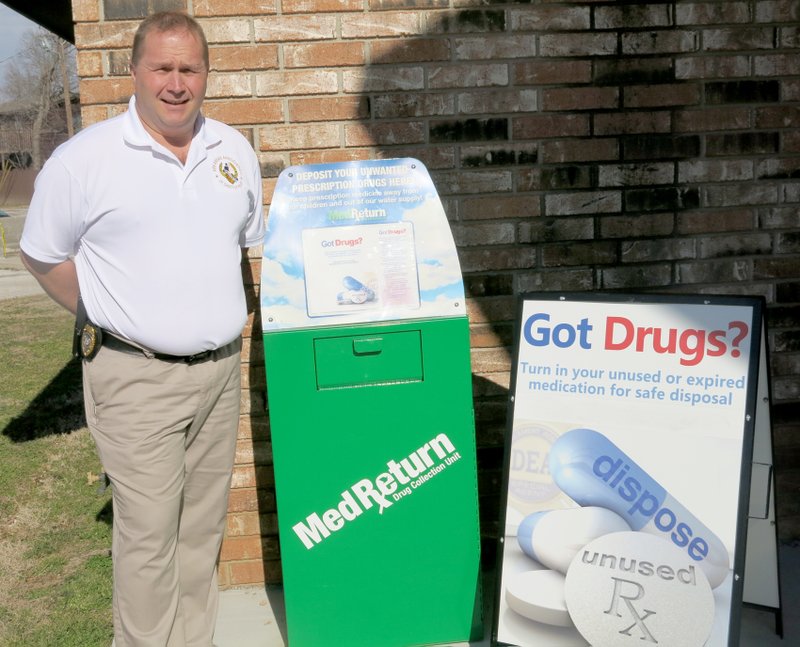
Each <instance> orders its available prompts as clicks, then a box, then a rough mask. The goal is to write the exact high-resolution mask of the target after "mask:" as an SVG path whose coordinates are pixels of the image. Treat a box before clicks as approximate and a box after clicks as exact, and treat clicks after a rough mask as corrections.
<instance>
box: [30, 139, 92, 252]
mask: <svg viewBox="0 0 800 647" xmlns="http://www.w3.org/2000/svg"><path fill="white" fill-rule="evenodd" d="M84 212H85V209H84V204H83V198H82V191H81V189H80V186H79V183H78V182H77V180H76V179H75V178H74V177H73V175H72V174H71V173H70V172H69V171H68V170H67V168H66V166H64V163H63V162H62V161H61V160H60V159H59V158H58V157H57V156H56V155H53V156H52V157H50V159H48V160H47V162H46V163H45V165H44V166H43V167H42V170H41V171H40V172H39V174H38V175H37V176H36V181H35V182H34V191H33V197H32V198H31V204H30V207H29V208H28V214H27V216H26V217H25V225H24V227H23V230H22V236H21V238H20V243H19V246H20V249H21V250H22V251H23V252H25V253H26V254H27V255H28V256H30V257H31V258H34V259H36V260H38V261H42V262H43V263H61V262H62V261H65V260H67V259H68V258H70V257H72V256H74V255H75V252H76V250H77V246H78V241H79V239H80V236H81V231H82V228H83V216H82V214H83V213H84Z"/></svg>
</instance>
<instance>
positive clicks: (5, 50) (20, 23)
mask: <svg viewBox="0 0 800 647" xmlns="http://www.w3.org/2000/svg"><path fill="white" fill-rule="evenodd" d="M35 27H36V23H34V22H31V21H30V20H28V19H27V18H25V17H23V16H21V15H20V14H18V13H17V12H16V11H14V10H13V9H9V8H8V7H7V6H6V5H4V4H3V3H2V2H0V74H2V72H3V69H4V67H5V63H6V62H7V61H8V60H9V59H11V58H13V57H14V55H15V54H16V53H17V52H18V51H19V48H20V38H21V37H22V35H23V34H24V33H25V32H26V31H28V30H30V29H33V28H35Z"/></svg>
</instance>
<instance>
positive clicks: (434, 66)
mask: <svg viewBox="0 0 800 647" xmlns="http://www.w3.org/2000/svg"><path fill="white" fill-rule="evenodd" d="M647 4H648V3H640V5H642V6H638V7H637V6H625V7H619V8H611V9H610V11H612V12H614V11H618V12H619V13H618V14H615V13H612V14H611V18H610V20H611V19H613V20H616V21H618V24H619V25H620V26H619V27H617V28H616V29H614V28H612V27H613V26H612V25H608V26H606V28H605V30H604V31H602V32H599V31H598V32H586V33H587V34H589V33H597V34H602V35H601V38H604V37H607V38H608V42H609V43H612V44H611V45H609V49H608V51H603V52H601V53H602V56H590V55H588V54H587V55H585V56H581V54H580V53H579V52H578V51H574V50H571V49H570V48H571V47H574V46H575V45H574V44H573V45H570V44H569V43H570V42H572V43H575V41H569V39H564V38H563V36H562V37H560V36H559V34H558V32H559V31H561V30H564V29H566V27H564V25H565V24H568V20H569V19H570V18H569V16H568V15H572V16H574V15H575V14H574V12H570V11H568V9H566V8H564V9H559V8H557V7H553V8H551V9H550V12H549V14H546V15H549V18H548V21H549V23H550V24H551V25H552V26H553V30H552V31H549V28H548V26H546V25H540V24H538V23H536V22H535V21H536V20H537V16H539V17H540V16H541V15H542V14H541V13H539V14H537V13H536V12H535V10H536V9H537V7H531V12H530V14H529V15H528V16H527V17H526V15H525V10H524V8H522V7H520V6H518V5H515V12H513V14H512V12H510V11H508V10H507V9H505V8H496V9H495V8H487V9H474V10H463V11H459V12H456V13H453V14H451V15H449V16H447V17H446V18H445V19H443V20H440V21H437V22H435V23H432V24H430V25H429V27H428V30H427V33H426V34H424V35H422V36H420V37H418V38H409V39H408V40H406V41H404V42H403V44H402V45H401V46H399V47H393V48H391V49H388V50H386V51H379V52H378V55H376V51H373V57H372V63H371V64H370V65H369V66H368V67H367V68H366V69H365V71H364V76H363V87H362V89H361V97H362V105H361V112H362V114H363V121H362V125H363V127H364V129H365V130H366V131H367V132H368V133H369V135H370V137H371V139H372V141H371V142H370V143H369V144H367V145H369V146H371V147H374V148H376V149H377V150H378V153H377V155H378V156H379V157H386V158H388V157H403V156H411V157H418V158H419V159H420V160H421V161H422V162H423V163H424V164H425V165H426V166H427V168H428V170H429V171H430V174H431V176H432V178H433V181H434V184H435V185H436V187H437V189H438V191H439V194H440V197H441V199H442V202H443V204H444V206H445V212H446V213H447V215H448V218H449V220H450V223H451V228H452V231H453V234H454V238H455V241H456V245H457V248H458V253H459V258H460V261H461V268H462V272H463V277H464V284H465V289H466V291H467V296H468V298H469V316H470V321H471V345H472V349H473V351H472V362H473V387H474V401H475V416H476V440H477V446H478V468H479V499H480V513H481V532H482V537H483V540H484V541H483V542H482V543H483V549H484V554H485V555H486V556H487V559H490V560H491V559H492V557H491V555H492V554H493V553H494V549H495V548H496V539H497V537H498V536H499V534H500V532H499V513H500V510H499V504H500V501H501V487H502V481H503V462H504V451H505V448H504V444H505V434H506V422H507V420H506V419H507V409H508V396H509V394H508V381H509V372H510V370H511V355H512V350H513V344H514V341H513V336H514V334H513V330H514V316H515V314H516V301H517V296H518V295H519V294H522V293H526V292H531V291H568V290H581V291H584V290H600V289H612V290H625V289H635V290H637V291H648V290H652V289H658V290H662V291H663V290H668V289H670V288H675V286H676V280H677V277H676V276H675V274H674V271H673V270H672V268H671V264H670V263H665V264H664V267H665V268H666V269H661V270H660V273H659V274H657V275H656V276H653V275H652V274H651V273H650V272H649V271H646V270H637V268H636V263H638V262H642V263H646V262H648V261H650V260H651V259H652V258H654V257H655V258H673V259H674V258H680V255H681V254H683V253H684V252H683V251H682V248H681V246H680V241H679V240H677V239H676V234H677V231H678V217H679V216H678V214H679V213H680V212H681V211H685V210H688V209H695V208H697V207H699V206H700V193H699V189H698V188H696V187H691V186H690V187H688V188H687V187H686V186H685V183H684V182H679V172H678V162H679V161H682V160H691V159H692V158H694V157H696V156H698V155H699V154H700V150H701V141H700V137H699V136H698V135H696V134H681V133H679V132H678V129H677V127H676V126H677V124H676V119H677V117H676V116H675V115H676V114H677V113H678V112H679V111H680V110H681V109H682V108H685V107H689V106H696V105H697V104H698V102H699V101H700V97H699V94H698V92H699V90H698V84H689V83H686V82H682V81H680V80H678V79H677V77H676V69H675V57H674V56H673V54H671V53H666V54H663V53H662V55H661V56H658V57H654V56H648V55H646V54H649V53H651V52H648V51H647V47H648V45H647V42H646V40H645V39H643V40H642V45H641V47H635V46H631V47H629V48H628V49H626V50H625V52H624V53H623V51H622V49H621V48H622V45H621V44H620V43H621V42H622V39H623V36H622V35H621V34H622V32H629V33H632V34H636V33H637V32H636V31H635V29H636V27H638V26H639V25H637V24H635V23H636V20H637V17H638V16H640V15H647V13H646V12H647V8H646V7H645V6H644V5H647ZM538 9H542V7H538ZM586 10H587V11H589V9H588V8H587V9H586ZM560 11H561V12H563V13H564V15H563V17H562V16H561V15H560V14H559V12H560ZM654 11H661V12H663V16H662V17H661V18H660V19H657V22H661V24H664V25H665V27H663V28H658V29H655V28H654V29H653V31H652V35H651V36H649V37H650V38H652V39H653V40H656V39H659V38H663V37H664V36H665V35H667V34H670V33H672V34H673V35H674V34H676V32H675V20H674V16H675V15H676V3H675V2H674V1H673V2H671V3H663V4H661V5H659V8H657V9H655V10H654ZM512 15H514V18H513V19H514V21H515V23H514V24H513V25H512V24H509V23H510V21H511V20H512V18H511V17H510V16H512ZM651 18H652V16H651ZM639 20H640V18H639ZM585 28H586V27H585ZM585 28H584V29H585ZM527 30H531V31H535V30H542V31H541V32H540V36H541V37H542V38H537V39H534V38H533V37H532V36H531V35H529V34H527V33H526V34H522V33H521V32H523V31H526V32H527ZM629 30H632V31H629ZM512 32H516V33H512ZM638 33H641V32H640V31H639V32H638ZM502 34H506V37H504V38H506V41H505V42H504V41H501V40H500V39H499V38H498V39H496V40H494V42H493V45H492V46H491V47H488V46H487V39H489V40H492V39H493V35H497V36H500V35H502ZM544 37H547V38H549V39H553V40H551V42H550V43H549V44H547V45H546V46H545V44H544V42H543V40H544ZM559 38H561V39H562V40H564V42H563V43H560V42H559V41H558V39H559ZM667 38H669V37H667ZM535 40H539V48H540V49H539V50H538V51H540V52H541V50H543V49H545V47H548V48H550V50H551V51H549V52H548V53H547V54H541V53H540V54H539V55H538V56H534V48H535V47H536V45H534V41H535ZM675 43H676V48H678V47H680V45H679V41H678V39H677V38H676V39H675ZM376 47H377V46H376ZM662 47H663V46H662ZM526 51H527V52H528V53H527V54H526ZM504 52H505V53H504ZM675 53H678V52H677V51H676V52H675ZM643 54H645V55H643ZM498 58H513V62H511V63H509V64H508V65H507V66H506V65H505V64H500V65H497V64H495V62H496V59H498ZM489 59H494V60H489ZM470 83H471V84H472V85H471V86H470ZM565 84H574V85H575V86H576V87H574V88H573V87H570V88H565V87H564V86H565ZM712 85H713V84H712ZM727 91H728V89H727V88H714V87H707V89H706V92H707V99H706V100H707V101H711V102H714V101H717V102H720V103H721V102H723V101H724V100H727V99H729V97H726V96H724V95H725V93H726V92H727ZM715 93H716V94H715ZM741 137H744V135H742V136H733V137H730V138H727V139H724V140H723V139H722V138H718V139H717V140H710V141H709V145H710V146H711V147H712V151H713V150H714V147H717V148H716V150H719V149H721V148H722V147H723V146H728V147H730V148H733V149H735V148H736V147H737V146H740V145H741V142H740V138H741ZM711 154H713V152H712V153H711ZM509 232H510V233H509ZM626 238H627V239H628V240H627V241H626V240H625V239H626ZM620 265H627V266H628V267H626V268H625V269H624V270H621V268H620Z"/></svg>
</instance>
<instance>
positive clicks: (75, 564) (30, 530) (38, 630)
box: [0, 296, 113, 647]
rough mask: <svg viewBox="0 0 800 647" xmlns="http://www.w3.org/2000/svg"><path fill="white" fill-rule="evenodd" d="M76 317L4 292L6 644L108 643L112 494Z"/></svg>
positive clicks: (1, 451)
mask: <svg viewBox="0 0 800 647" xmlns="http://www.w3.org/2000/svg"><path fill="white" fill-rule="evenodd" d="M71 329H72V317H71V315H69V313H67V312H66V311H65V310H63V309H61V308H60V307H59V306H57V305H55V304H54V303H53V302H52V301H50V300H49V299H48V298H47V297H45V296H36V297H25V298H18V299H8V300H3V301H0V339H2V340H3V342H2V344H0V645H2V646H11V645H14V646H17V645H19V646H20V647H23V646H24V647H37V646H40V645H41V646H45V645H47V646H48V647H52V646H54V645H57V646H58V647H94V646H98V647H108V646H109V645H110V643H111V638H112V636H113V630H112V624H111V556H110V546H111V502H110V498H111V497H110V493H109V492H108V491H106V492H102V493H101V492H99V488H98V483H97V482H96V481H95V479H96V478H97V475H98V474H99V473H100V472H101V471H102V467H101V465H100V462H99V459H98V458H97V456H96V454H95V450H94V444H93V442H92V440H91V437H90V436H89V432H88V430H87V429H86V426H85V421H84V418H83V404H82V393H81V378H80V365H79V364H78V363H77V362H76V361H74V360H72V359H71V342H70V339H71Z"/></svg>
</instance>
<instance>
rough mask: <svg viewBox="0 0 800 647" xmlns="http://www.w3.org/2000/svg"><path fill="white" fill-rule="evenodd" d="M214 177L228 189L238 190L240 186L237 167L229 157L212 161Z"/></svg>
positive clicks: (240, 180) (240, 181)
mask: <svg viewBox="0 0 800 647" xmlns="http://www.w3.org/2000/svg"><path fill="white" fill-rule="evenodd" d="M214 175H216V176H217V179H218V180H219V181H220V182H221V183H222V184H224V185H225V186H227V187H229V188H234V189H235V188H239V187H240V186H241V184H242V179H241V177H240V171H239V165H238V164H237V163H236V162H234V161H233V160H232V159H231V158H230V157H218V158H217V159H215V160H214Z"/></svg>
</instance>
